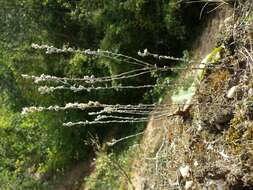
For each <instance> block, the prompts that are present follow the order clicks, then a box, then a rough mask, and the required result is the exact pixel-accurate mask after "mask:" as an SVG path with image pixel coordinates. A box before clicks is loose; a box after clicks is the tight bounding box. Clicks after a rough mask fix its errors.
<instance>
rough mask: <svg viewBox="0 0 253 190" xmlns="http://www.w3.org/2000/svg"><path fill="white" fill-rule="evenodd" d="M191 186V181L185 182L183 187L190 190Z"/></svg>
mask: <svg viewBox="0 0 253 190" xmlns="http://www.w3.org/2000/svg"><path fill="white" fill-rule="evenodd" d="M192 185H193V181H186V182H185V186H184V188H185V190H187V189H190V188H191V187H192Z"/></svg>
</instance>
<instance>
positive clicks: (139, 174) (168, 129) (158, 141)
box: [132, 6, 233, 190]
mask: <svg viewBox="0 0 253 190" xmlns="http://www.w3.org/2000/svg"><path fill="white" fill-rule="evenodd" d="M232 13H233V12H232V9H231V8H230V7H228V6H223V7H221V8H219V9H217V10H216V11H214V12H212V13H210V14H209V15H207V18H206V19H205V20H204V21H203V22H204V23H203V26H201V27H200V28H203V30H202V32H201V35H200V36H199V37H198V38H197V39H196V41H195V43H194V45H193V46H192V55H193V57H192V60H194V61H195V63H194V64H199V63H200V61H201V60H202V59H203V58H204V57H205V56H206V55H207V54H208V53H210V51H212V50H213V49H214V47H215V46H216V45H217V41H218V39H219V37H220V34H222V32H223V31H224V30H225V23H224V20H225V19H226V18H228V17H230V16H232ZM183 72H185V73H184V74H182V75H181V76H182V77H181V78H180V79H179V81H183V80H184V77H183V76H187V75H188V74H189V72H190V71H183ZM179 83H180V82H179ZM169 94H170V93H168V95H167V97H166V98H165V100H164V102H163V103H164V104H170V103H171V99H170V95H169ZM177 109H178V107H176V106H171V107H170V110H171V113H173V112H175V111H176V110H177ZM183 127H186V125H185V124H184V125H182V124H181V121H180V119H178V118H170V119H168V118H167V117H166V116H165V117H164V118H161V119H160V120H158V121H157V120H156V121H154V120H152V116H151V118H150V121H149V123H148V125H147V128H146V131H145V134H144V136H143V138H142V141H141V143H140V152H141V153H140V155H139V157H138V158H137V159H136V161H135V162H134V164H133V166H134V169H133V172H132V181H133V183H134V186H135V189H136V190H144V189H154V187H155V184H152V183H153V182H154V181H155V180H156V179H154V178H156V176H155V174H154V175H153V176H150V174H149V171H148V170H149V168H148V167H150V165H149V163H148V161H147V160H146V159H145V160H144V159H143V158H153V160H154V158H155V157H156V155H157V153H159V151H160V150H161V148H162V146H164V145H163V144H162V142H163V141H164V139H163V138H165V137H166V138H167V141H168V142H169V143H170V142H171V141H172V139H173V138H174V137H176V136H178V134H180V135H179V136H180V137H181V138H180V139H178V140H179V141H181V142H184V141H185V142H189V138H190V137H189V135H187V134H186V133H185V132H184V130H183ZM184 145H185V144H184V143H181V146H182V147H181V151H183V150H184V147H183V146H184ZM199 151H201V147H199ZM182 158H183V156H182V155H180V154H178V155H177V154H176V153H175V156H174V157H173V159H174V160H172V161H175V162H181V163H183V162H184V160H182ZM151 160H152V159H151ZM168 169H169V170H172V171H173V172H172V175H171V176H170V178H171V181H172V183H173V182H175V181H177V180H178V179H177V175H176V172H177V168H168ZM167 177H168V176H167ZM156 188H157V187H156ZM172 189H173V188H172Z"/></svg>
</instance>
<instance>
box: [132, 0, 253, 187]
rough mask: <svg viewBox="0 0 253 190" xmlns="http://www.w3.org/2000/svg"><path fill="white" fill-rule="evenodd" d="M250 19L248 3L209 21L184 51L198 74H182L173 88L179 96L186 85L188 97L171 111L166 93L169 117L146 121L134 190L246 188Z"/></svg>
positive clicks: (250, 178) (251, 103) (251, 158)
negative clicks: (189, 55) (189, 93)
mask: <svg viewBox="0 0 253 190" xmlns="http://www.w3.org/2000/svg"><path fill="white" fill-rule="evenodd" d="M252 16H253V2H251V1H243V2H242V1H238V2H236V5H235V6H234V7H232V6H231V5H223V6H221V7H220V8H218V9H217V10H215V11H214V12H212V13H211V14H209V16H208V17H209V18H208V19H207V20H206V21H205V24H204V25H205V26H204V29H203V31H202V33H201V35H200V37H199V38H198V39H197V40H196V42H195V44H194V45H193V49H192V53H193V56H192V62H191V64H192V66H193V67H201V68H204V69H199V70H201V71H199V70H198V69H197V70H194V69H188V70H186V71H183V72H182V75H181V77H180V79H179V80H178V82H177V83H176V84H175V88H178V92H179V93H180V89H179V88H180V87H177V86H184V85H185V88H186V90H185V89H184V91H182V90H181V92H182V93H184V92H185V93H186V92H187V90H188V91H189V90H192V86H193V83H194V90H193V92H194V93H193V95H192V96H191V97H187V98H184V99H182V100H181V102H180V104H178V102H175V100H173V98H171V97H173V96H177V94H175V90H174V92H173V93H171V92H168V95H167V97H166V98H165V100H164V104H170V105H171V106H169V107H168V108H167V109H168V110H171V115H169V116H165V117H164V118H162V119H160V120H158V121H157V120H156V121H154V120H152V116H151V118H150V122H149V123H148V126H147V129H146V132H145V134H144V136H143V138H142V141H141V145H140V153H139V154H138V156H137V157H136V159H135V160H136V161H135V162H134V163H133V166H134V169H133V171H132V181H133V184H134V186H135V189H138V190H142V189H143V190H144V189H253V51H252V46H253V44H252V40H253V32H252V31H253V21H252ZM215 47H218V49H217V48H216V49H215ZM203 65H204V67H202V66H203ZM196 76H198V77H196ZM192 78H193V79H192ZM190 80H191V82H190V83H191V84H190V85H189V84H186V82H187V81H190ZM185 81H186V82H185ZM184 97H186V96H184Z"/></svg>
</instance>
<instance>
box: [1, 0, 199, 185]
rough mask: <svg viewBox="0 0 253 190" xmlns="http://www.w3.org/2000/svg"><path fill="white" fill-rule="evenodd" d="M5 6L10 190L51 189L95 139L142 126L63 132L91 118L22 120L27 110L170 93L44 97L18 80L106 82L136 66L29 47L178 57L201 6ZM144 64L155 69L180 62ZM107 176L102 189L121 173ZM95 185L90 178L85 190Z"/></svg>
mask: <svg viewBox="0 0 253 190" xmlns="http://www.w3.org/2000/svg"><path fill="white" fill-rule="evenodd" d="M0 7H1V10H0V24H1V29H0V50H1V51H0V105H1V106H0V138H1V143H0V189H6V190H8V189H20V190H22V189H49V188H52V187H51V184H53V181H54V179H55V176H57V175H58V174H60V173H63V171H64V169H66V168H67V167H68V166H69V165H71V163H73V162H74V161H80V160H85V159H88V158H89V157H92V155H93V154H94V153H93V150H92V147H91V146H87V145H86V143H85V142H86V141H87V139H89V138H90V134H93V135H97V136H98V137H99V141H101V142H100V143H103V142H104V141H105V140H106V139H107V137H108V136H110V135H112V134H113V136H115V137H122V136H127V135H129V134H132V133H134V132H136V131H140V127H139V126H138V125H133V124H131V125H129V127H128V126H126V125H110V126H108V127H103V126H102V127H101V126H92V127H73V128H68V127H63V126H62V123H64V122H68V121H79V120H89V119H91V116H90V115H88V113H87V112H86V111H68V110H66V111H62V112H59V113H49V112H45V113H34V114H31V115H29V116H24V115H22V114H21V111H22V108H23V107H26V106H33V105H35V106H50V105H65V104H66V103H68V102H88V101H90V100H93V101H97V100H98V101H100V102H103V103H108V104H117V103H120V104H138V103H140V102H143V101H146V102H152V100H154V99H155V100H158V99H159V96H161V92H164V91H165V89H163V88H161V89H159V88H157V89H155V90H154V91H153V95H150V94H152V93H147V90H110V91H107V90H104V91H91V92H90V93H86V92H77V93H75V94H74V95H73V93H72V92H68V91H59V92H54V93H53V94H50V95H42V94H40V93H39V92H38V91H37V84H33V83H31V81H28V80H25V79H23V78H22V77H21V75H22V74H29V75H37V76H39V75H41V74H47V75H54V76H58V77H70V78H72V77H83V76H85V75H89V76H91V75H95V76H100V77H101V76H110V75H115V74H119V73H122V72H126V71H130V70H132V69H136V68H138V67H136V66H132V65H129V64H123V63H121V62H119V61H117V60H111V59H107V58H98V57H90V56H86V55H83V54H79V53H75V54H59V55H48V54H45V53H44V52H40V51H36V50H34V49H32V48H31V44H32V43H38V44H49V45H52V44H53V45H54V46H56V47H64V46H71V47H76V48H80V49H88V48H90V49H99V48H101V49H104V50H110V51H112V52H117V53H121V54H125V55H128V56H131V57H134V58H136V57H137V52H138V51H139V50H143V49H145V48H148V49H149V50H150V51H151V52H157V53H160V54H165V55H167V54H169V55H172V56H178V57H181V56H182V55H181V54H182V52H183V51H184V50H185V49H187V48H188V47H189V46H188V42H189V40H191V39H192V38H193V36H192V33H193V32H194V29H195V27H194V26H196V25H197V19H195V18H197V17H198V10H199V7H198V6H197V5H191V4H184V3H178V1H177V0H94V1H90V0H75V1H67V0H12V1H6V0H0ZM186 39H188V40H186ZM144 59H145V61H148V62H150V63H152V64H153V65H155V64H157V65H158V66H164V65H167V64H170V65H175V64H176V62H171V63H168V62H166V61H164V60H155V59H153V58H144ZM175 75H176V73H175V72H173V71H166V72H162V73H154V74H153V75H152V76H150V75H145V77H136V78H134V79H126V80H123V81H121V83H120V84H121V85H126V84H134V85H144V84H155V83H156V82H157V81H158V83H165V82H166V80H161V78H166V77H171V78H174V77H175ZM164 81H165V82H164ZM115 84H117V82H116V81H112V82H111V83H109V84H108V85H115ZM145 94H146V95H145ZM143 96H145V98H144V99H145V100H144V99H143ZM126 97H127V98H126ZM121 126H124V128H122V127H121ZM141 128H142V127H141ZM116 152H117V151H116ZM119 152H120V151H119ZM121 155H124V153H122V154H120V153H114V156H115V158H111V157H110V156H108V155H105V157H107V156H108V158H109V157H110V159H116V157H117V159H118V156H119V157H120V158H119V160H120V162H121V161H122V160H121V159H123V157H124V156H121ZM101 159H102V158H101ZM102 160H103V159H102ZM122 162H125V161H124V160H123V161H122ZM98 167H99V165H98ZM124 167H127V164H125V166H124ZM106 172H107V171H105V174H103V176H104V175H105V176H106V177H105V178H104V177H103V176H102V177H101V179H102V180H101V183H107V185H109V184H112V185H113V183H111V181H110V180H114V179H115V178H118V176H119V174H110V173H109V174H108V173H106ZM98 175H102V174H100V173H99V174H98ZM115 175H116V176H115ZM103 180H104V181H105V182H104V181H103ZM92 183H93V181H92V176H91V178H90V179H88V184H92ZM91 186H94V185H91ZM108 188H109V187H108ZM112 188H113V187H112ZM98 189H99V188H98ZM109 189H110V188H109Z"/></svg>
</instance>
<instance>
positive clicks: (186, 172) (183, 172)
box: [179, 165, 190, 178]
mask: <svg viewBox="0 0 253 190" xmlns="http://www.w3.org/2000/svg"><path fill="white" fill-rule="evenodd" d="M179 171H180V174H181V175H182V177H183V178H187V177H190V167H189V166H188V165H187V166H181V167H180V168H179Z"/></svg>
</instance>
